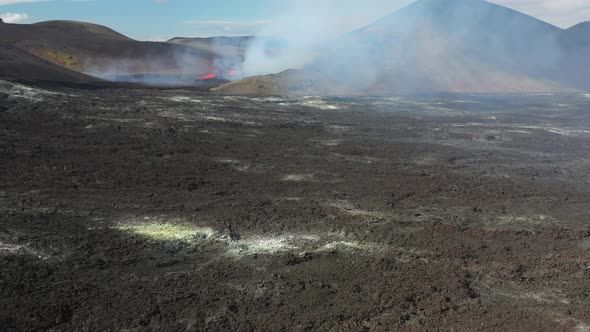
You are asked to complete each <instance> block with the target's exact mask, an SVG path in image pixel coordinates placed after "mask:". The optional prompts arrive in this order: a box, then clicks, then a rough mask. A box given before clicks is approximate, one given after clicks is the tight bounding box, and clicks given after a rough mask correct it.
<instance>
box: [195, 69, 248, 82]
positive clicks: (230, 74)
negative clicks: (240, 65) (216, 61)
mask: <svg viewBox="0 0 590 332" xmlns="http://www.w3.org/2000/svg"><path fill="white" fill-rule="evenodd" d="M242 77H243V75H242V74H241V73H239V72H238V71H237V70H233V69H231V70H228V71H224V72H221V73H216V72H214V71H213V72H209V73H208V74H205V75H203V76H200V77H198V78H197V81H208V80H213V79H224V80H236V79H239V78H242Z"/></svg>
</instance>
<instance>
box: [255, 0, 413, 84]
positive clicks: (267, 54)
mask: <svg viewBox="0 0 590 332" xmlns="http://www.w3.org/2000/svg"><path fill="white" fill-rule="evenodd" d="M411 2H412V0H366V1H363V2H360V1H358V0H323V1H314V0H290V1H289V3H288V4H287V5H286V6H285V9H284V11H283V13H281V14H280V15H279V16H278V17H276V18H274V19H273V20H272V22H271V23H270V24H267V25H266V26H264V28H263V29H261V30H260V31H259V33H258V34H257V35H258V36H262V37H261V38H258V39H257V40H255V41H254V42H253V43H252V44H251V47H250V48H249V49H248V52H247V53H246V56H245V61H244V65H243V71H244V74H246V75H247V76H250V75H260V74H269V73H276V72H280V71H283V70H286V69H291V68H301V67H302V66H304V65H306V64H308V63H310V62H311V61H312V60H313V59H314V57H315V56H316V54H317V52H319V50H320V49H321V48H322V47H323V46H325V44H326V43H327V42H329V41H332V40H334V39H335V38H337V37H338V36H341V35H342V34H344V33H347V32H350V31H353V30H355V29H357V28H360V27H362V26H365V25H367V24H369V23H371V22H373V21H375V20H377V19H379V18H380V17H382V16H384V15H386V14H389V13H392V12H394V11H395V10H397V9H399V8H401V7H403V6H405V5H407V4H409V3H411ZM269 37H272V38H273V39H276V40H279V41H280V43H279V44H280V45H279V46H278V48H279V50H278V51H277V50H274V46H273V45H269ZM271 44H272V42H271Z"/></svg>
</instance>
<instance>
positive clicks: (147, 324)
mask: <svg viewBox="0 0 590 332" xmlns="http://www.w3.org/2000/svg"><path fill="white" fill-rule="evenodd" d="M0 92H1V94H0V99H1V100H2V103H1V105H2V108H1V109H0V327H1V328H0V329H1V330H3V331H25V330H26V331H28V330H55V331H97V330H101V331H119V330H120V331H124V330H125V331H148V330H168V331H213V330H234V331H238V330H240V331H277V330H285V331H287V330H289V331H290V330H295V331H297V330H302V331H315V330H321V331H363V330H366V331H391V330H397V331H428V330H437V331H440V330H443V331H452V330H454V331H511V330H513V331H517V330H530V331H589V330H590V298H589V296H590V224H589V221H590V219H589V218H590V208H589V206H590V185H589V183H590V129H589V128H590V108H589V106H588V105H589V104H590V96H589V95H584V94H570V95H453V96H443V97H440V96H439V97H436V98H434V97H428V98H426V97H424V98H346V99H345V98H319V97H284V98H280V97H264V98H260V97H258V98H255V97H247V96H240V97H237V96H224V95H217V94H210V93H200V92H195V91H190V90H182V89H154V88H150V89H147V88H132V87H128V88H114V89H108V88H101V89H97V90H91V89H75V88H67V89H66V88H55V89H45V90H42V89H38V88H30V87H25V86H22V85H18V84H13V83H7V82H2V83H0Z"/></svg>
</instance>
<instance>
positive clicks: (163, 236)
mask: <svg viewBox="0 0 590 332" xmlns="http://www.w3.org/2000/svg"><path fill="white" fill-rule="evenodd" d="M114 228H115V229H118V230H121V231H125V232H129V233H133V234H137V235H142V236H145V237H147V238H150V239H153V240H158V241H174V240H177V241H192V240H196V239H210V238H213V237H215V236H216V232H215V231H214V230H213V229H212V228H210V227H197V226H192V225H183V224H172V223H145V224H136V225H122V226H116V227H114Z"/></svg>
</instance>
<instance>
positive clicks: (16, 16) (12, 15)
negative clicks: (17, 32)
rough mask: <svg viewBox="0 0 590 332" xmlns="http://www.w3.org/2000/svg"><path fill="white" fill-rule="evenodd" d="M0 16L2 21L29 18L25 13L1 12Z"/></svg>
mask: <svg viewBox="0 0 590 332" xmlns="http://www.w3.org/2000/svg"><path fill="white" fill-rule="evenodd" d="M0 18H1V19H2V20H3V21H4V23H22V22H25V21H27V20H29V19H30V18H31V17H30V16H29V14H27V13H3V14H0Z"/></svg>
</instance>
